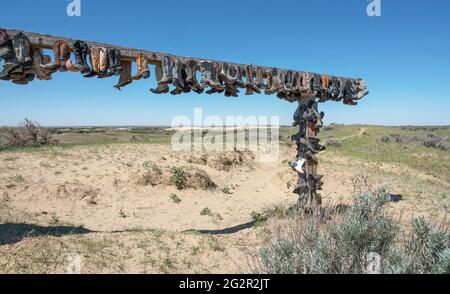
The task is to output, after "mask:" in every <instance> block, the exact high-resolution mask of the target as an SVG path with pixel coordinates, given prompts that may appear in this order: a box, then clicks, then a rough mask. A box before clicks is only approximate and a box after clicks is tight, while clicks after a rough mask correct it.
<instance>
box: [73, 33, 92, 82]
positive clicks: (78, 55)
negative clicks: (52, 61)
mask: <svg viewBox="0 0 450 294" xmlns="http://www.w3.org/2000/svg"><path fill="white" fill-rule="evenodd" d="M73 48H74V55H75V67H77V68H78V69H79V70H80V72H81V74H87V73H89V72H90V68H89V66H88V64H87V56H88V53H89V47H88V45H87V44H86V42H83V41H79V40H78V41H75V43H74V46H73Z"/></svg>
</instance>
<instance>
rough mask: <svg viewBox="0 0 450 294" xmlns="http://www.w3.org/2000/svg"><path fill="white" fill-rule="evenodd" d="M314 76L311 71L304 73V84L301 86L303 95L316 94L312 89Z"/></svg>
mask: <svg viewBox="0 0 450 294" xmlns="http://www.w3.org/2000/svg"><path fill="white" fill-rule="evenodd" d="M313 77H314V76H313V75H312V74H310V73H307V72H306V73H302V86H301V87H300V91H301V93H302V96H304V97H311V96H313V95H315V94H314V91H313V89H312V83H313Z"/></svg>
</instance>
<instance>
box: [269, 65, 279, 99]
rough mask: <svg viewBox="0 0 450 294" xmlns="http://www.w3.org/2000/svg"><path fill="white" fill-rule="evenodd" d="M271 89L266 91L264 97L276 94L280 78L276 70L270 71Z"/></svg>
mask: <svg viewBox="0 0 450 294" xmlns="http://www.w3.org/2000/svg"><path fill="white" fill-rule="evenodd" d="M271 78H272V82H271V87H270V88H269V89H267V90H266V95H272V94H274V93H276V92H277V91H278V89H279V87H280V76H279V70H278V69H277V68H273V69H272V73H271Z"/></svg>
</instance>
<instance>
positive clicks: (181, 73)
mask: <svg viewBox="0 0 450 294" xmlns="http://www.w3.org/2000/svg"><path fill="white" fill-rule="evenodd" d="M186 78H187V72H186V68H185V64H184V62H183V61H181V60H180V59H174V75H173V82H172V84H173V85H174V86H175V89H174V90H173V91H172V92H170V94H172V95H179V94H182V93H189V92H190V91H191V88H190V87H189V86H188V85H187V82H186Z"/></svg>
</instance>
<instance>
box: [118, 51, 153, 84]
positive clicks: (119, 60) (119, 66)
mask: <svg viewBox="0 0 450 294" xmlns="http://www.w3.org/2000/svg"><path fill="white" fill-rule="evenodd" d="M122 70H123V66H122V52H120V50H119V49H115V52H114V75H115V76H118V75H120V73H121V72H122ZM149 73H150V72H149ZM149 76H150V74H149ZM144 78H145V77H144Z"/></svg>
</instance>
